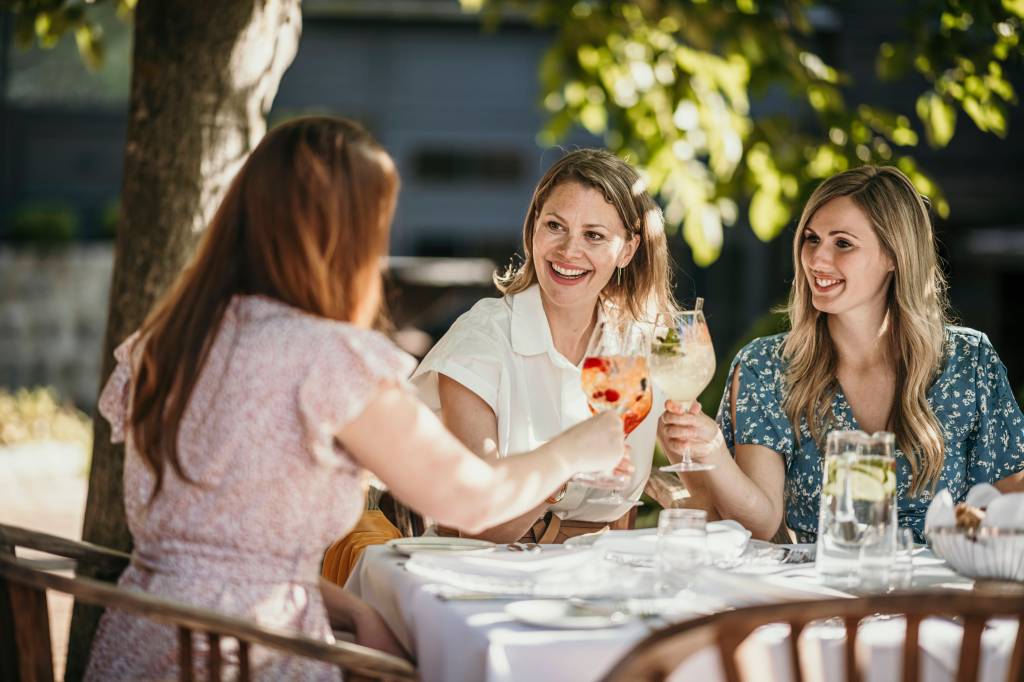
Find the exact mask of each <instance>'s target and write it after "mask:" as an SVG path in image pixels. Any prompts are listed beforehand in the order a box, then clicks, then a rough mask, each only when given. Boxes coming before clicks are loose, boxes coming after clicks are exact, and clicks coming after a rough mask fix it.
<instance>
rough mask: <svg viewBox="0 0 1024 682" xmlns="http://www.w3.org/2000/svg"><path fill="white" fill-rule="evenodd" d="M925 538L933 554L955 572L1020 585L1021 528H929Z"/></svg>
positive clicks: (1023, 572) (1023, 568)
mask: <svg viewBox="0 0 1024 682" xmlns="http://www.w3.org/2000/svg"><path fill="white" fill-rule="evenodd" d="M925 535H927V536H928V541H929V543H930V544H931V546H932V549H933V550H934V551H935V553H936V554H937V555H938V556H940V557H942V558H943V559H945V560H946V561H947V562H948V563H949V565H950V566H951V567H952V568H953V570H955V571H956V572H957V573H960V574H962V575H965V576H967V577H970V578H979V579H983V580H1013V581H1016V582H1024V529H1021V528H990V527H987V526H980V527H978V528H973V529H964V528H956V527H949V526H946V527H939V528H931V529H929V530H927V531H925Z"/></svg>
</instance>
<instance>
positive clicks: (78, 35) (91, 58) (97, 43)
mask: <svg viewBox="0 0 1024 682" xmlns="http://www.w3.org/2000/svg"><path fill="white" fill-rule="evenodd" d="M75 43H76V44H77V45H78V52H79V54H81V55H82V60H83V61H84V62H85V64H86V66H88V67H89V68H90V69H92V70H93V71H99V70H100V68H102V67H103V31H102V30H101V29H100V27H99V26H93V25H89V24H83V25H81V26H79V27H78V28H77V29H76V30H75Z"/></svg>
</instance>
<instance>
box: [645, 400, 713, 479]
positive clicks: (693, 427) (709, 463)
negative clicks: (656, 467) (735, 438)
mask: <svg viewBox="0 0 1024 682" xmlns="http://www.w3.org/2000/svg"><path fill="white" fill-rule="evenodd" d="M658 441H659V442H660V443H661V446H662V449H663V450H664V452H665V455H666V456H667V457H668V458H669V461H670V462H672V463H673V464H674V463H676V462H680V461H684V459H685V458H686V457H687V456H689V458H690V460H691V461H692V462H693V463H695V464H697V465H700V466H701V468H702V469H710V468H712V467H715V466H719V464H720V463H721V462H722V461H723V460H724V459H727V458H729V456H730V455H729V449H728V448H727V447H726V446H725V438H724V437H723V436H722V431H721V429H719V428H718V422H716V421H715V420H714V419H712V418H711V417H709V416H708V415H706V414H704V412H703V411H702V410H701V406H700V403H698V402H696V401H694V402H693V403H691V404H690V406H689V409H686V407H685V405H684V403H680V402H676V401H674V400H669V401H667V402H666V403H665V411H664V412H663V413H662V415H661V418H660V419H659V420H658ZM662 470H673V471H675V470H677V469H673V468H672V467H671V466H669V467H663V468H662Z"/></svg>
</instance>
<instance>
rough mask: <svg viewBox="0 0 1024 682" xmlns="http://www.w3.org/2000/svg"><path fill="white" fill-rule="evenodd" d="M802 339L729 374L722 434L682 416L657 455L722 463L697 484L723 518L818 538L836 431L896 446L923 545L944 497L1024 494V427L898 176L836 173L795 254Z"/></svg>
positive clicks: (709, 422)
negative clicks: (963, 318)
mask: <svg viewBox="0 0 1024 682" xmlns="http://www.w3.org/2000/svg"><path fill="white" fill-rule="evenodd" d="M793 267H794V271H795V272H794V278H793V286H792V289H791V291H790V297H789V306H788V312H789V318H790V322H791V326H792V330H791V331H789V332H788V333H785V334H779V335H776V336H769V337H764V338H760V339H756V340H755V341H753V342H751V343H750V344H748V345H747V346H746V347H745V348H743V350H741V351H740V352H739V354H738V355H737V356H736V358H735V359H734V360H733V362H732V366H731V371H730V377H731V380H730V381H729V384H728V386H727V388H726V392H725V395H724V397H723V399H722V403H721V406H720V407H719V411H718V420H717V423H716V421H715V420H713V419H711V418H710V417H709V416H707V415H704V414H702V413H701V412H700V411H699V405H697V406H695V408H694V410H693V411H692V412H690V413H685V414H682V413H680V412H679V411H678V410H675V409H674V408H676V407H678V406H674V405H670V406H669V411H667V412H666V414H665V416H664V418H663V422H664V423H663V426H662V430H661V433H660V434H659V435H660V436H661V442H662V443H663V444H664V445H666V446H667V449H668V450H669V451H670V452H676V451H681V450H682V449H683V448H685V447H690V448H691V452H692V454H693V458H694V459H695V460H697V461H704V462H708V463H711V464H714V465H715V468H714V469H713V470H711V471H708V472H702V473H701V474H696V475H689V476H688V477H687V481H688V482H690V483H691V487H692V488H694V491H695V493H697V496H698V497H702V498H703V503H704V504H705V505H706V506H707V507H708V508H709V509H710V510H711V511H712V512H713V513H716V514H718V515H720V516H721V517H724V518H732V519H736V520H737V521H739V522H741V523H742V524H743V525H744V526H746V527H747V528H748V529H750V530H751V531H752V532H753V533H754V535H755V536H756V537H760V538H771V537H772V536H773V535H774V534H775V533H776V530H777V529H779V527H780V524H782V522H783V521H785V522H786V523H787V525H788V527H789V528H790V529H791V530H792V531H794V532H795V534H796V537H797V539H799V541H801V542H813V541H814V539H815V535H816V532H817V518H818V507H819V500H820V494H821V483H822V473H821V465H822V458H823V455H822V449H823V448H822V443H823V441H824V437H825V435H826V434H827V432H828V431H831V430H833V429H857V428H859V429H862V430H864V431H867V432H869V433H870V432H874V431H891V432H893V433H895V435H896V445H897V448H896V455H897V493H898V497H899V522H900V524H901V525H903V526H906V527H909V528H911V529H913V531H914V533H915V535H916V537H917V539H918V541H921V540H922V539H923V535H922V532H923V527H924V515H925V511H926V510H927V507H928V503H929V502H930V501H931V499H932V497H933V495H934V493H935V492H936V491H938V490H941V489H943V488H948V489H949V491H950V493H951V494H952V495H953V498H954V499H955V500H958V501H959V500H962V499H963V498H964V497H965V496H966V494H967V491H968V490H969V489H970V487H971V486H972V485H974V484H976V483H981V482H988V483H992V484H994V485H995V486H996V487H997V488H999V489H1001V490H1003V491H1004V492H1006V491H1010V490H1020V489H1022V488H1024V416H1022V414H1021V410H1020V407H1019V406H1018V404H1017V402H1016V400H1015V398H1014V396H1013V392H1012V390H1011V389H1010V385H1009V382H1008V381H1007V376H1006V368H1005V367H1004V366H1003V364H1002V363H1001V362H1000V361H999V358H998V356H997V355H996V352H995V350H994V349H993V348H992V344H991V343H990V342H989V340H988V337H986V336H985V335H984V334H983V333H981V332H978V331H975V330H973V329H967V328H964V327H955V326H951V325H950V324H949V321H948V320H949V316H948V308H947V301H946V283H945V280H944V278H943V275H942V272H941V270H940V268H939V263H938V259H937V256H936V250H935V243H934V236H933V233H932V225H931V221H930V219H929V213H928V206H927V203H926V201H925V199H923V198H922V197H921V196H920V195H919V194H918V192H917V191H916V190H915V189H914V186H913V184H912V183H911V182H910V180H909V179H908V178H907V177H906V176H905V175H903V173H901V172H900V171H899V170H897V169H896V168H892V167H875V166H864V167H862V168H857V169H855V170H850V171H846V172H844V173H840V174H838V175H835V176H833V177H831V178H829V179H828V180H826V181H825V182H823V183H822V184H821V185H820V186H819V187H818V188H817V190H815V192H814V193H813V194H812V195H811V198H810V200H809V201H808V203H807V206H806V207H805V208H804V211H803V215H802V216H801V218H800V223H799V225H798V227H797V231H796V236H795V238H794V241H793Z"/></svg>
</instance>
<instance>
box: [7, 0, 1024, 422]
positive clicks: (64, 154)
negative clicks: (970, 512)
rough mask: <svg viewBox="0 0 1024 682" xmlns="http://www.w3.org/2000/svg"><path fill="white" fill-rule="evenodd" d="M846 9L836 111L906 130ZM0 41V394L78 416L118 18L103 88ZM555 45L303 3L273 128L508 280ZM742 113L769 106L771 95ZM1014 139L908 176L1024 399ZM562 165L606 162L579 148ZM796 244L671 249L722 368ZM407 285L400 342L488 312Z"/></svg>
mask: <svg viewBox="0 0 1024 682" xmlns="http://www.w3.org/2000/svg"><path fill="white" fill-rule="evenodd" d="M846 5H847V6H848V9H839V10H828V11H822V12H820V13H817V14H816V15H815V16H816V17H817V19H816V20H817V21H818V26H817V28H818V35H817V40H819V41H820V42H821V49H822V50H823V53H824V56H825V57H826V58H827V59H830V60H831V62H832V63H833V64H834V65H836V66H838V67H840V68H841V69H843V70H845V71H847V72H848V73H850V74H851V75H852V77H853V84H852V91H853V92H852V95H851V100H856V99H858V97H859V96H863V97H864V98H869V99H871V100H872V101H874V102H875V103H878V104H881V105H884V106H888V107H889V108H892V109H899V110H902V111H905V112H912V111H913V104H914V99H915V98H916V96H917V94H918V92H919V90H920V88H919V87H917V85H916V84H910V85H909V86H908V84H906V83H904V84H879V83H878V82H877V81H876V79H875V78H874V59H875V53H876V50H877V46H878V45H879V43H881V42H882V41H883V40H885V39H887V38H888V37H890V35H891V33H892V31H893V30H894V27H896V26H898V25H899V21H898V16H895V15H894V14H893V13H894V12H898V11H899V7H898V6H895V5H894V3H883V2H876V1H875V0H872V1H871V2H861V3H846ZM12 23H13V22H12V21H11V20H10V17H4V19H3V24H2V27H3V32H2V38H0V40H2V43H0V90H2V95H3V96H2V98H0V385H6V386H18V385H35V384H52V385H56V386H58V388H59V389H60V390H61V392H62V394H63V395H65V396H69V397H71V398H73V399H74V400H75V401H76V402H77V403H78V404H79V405H81V406H83V407H86V408H90V407H91V403H92V402H93V401H94V398H95V391H96V383H97V381H98V377H97V376H96V375H97V373H98V367H99V357H98V354H99V352H100V345H101V341H102V333H103V329H104V320H103V317H104V315H105V310H106V305H107V301H106V289H107V286H108V283H109V272H110V265H111V242H110V240H111V237H112V235H113V231H114V229H115V226H116V215H117V213H116V212H117V196H118V192H119V189H120V184H121V168H122V164H121V157H122V153H123V144H124V136H125V126H126V111H127V101H128V87H129V80H130V73H129V72H130V49H131V47H130V46H131V34H130V28H129V27H128V26H125V25H123V24H120V23H119V22H118V20H117V19H116V18H115V17H113V16H110V17H108V18H107V20H105V21H104V28H105V36H106V41H107V60H106V66H105V67H104V69H103V71H102V72H100V73H98V74H90V73H88V72H87V71H86V70H85V68H84V67H83V66H82V65H81V61H80V59H79V58H78V55H77V53H76V52H75V48H74V44H73V39H72V37H70V36H68V37H65V39H64V40H63V41H62V43H61V44H60V45H59V46H58V47H57V48H56V49H55V50H53V51H42V50H39V49H33V50H32V51H29V52H21V51H20V50H17V49H16V48H15V47H14V46H13V45H12V25H11V24H12ZM549 40H550V36H549V35H548V34H547V33H545V32H544V31H542V30H539V29H536V28H534V27H533V26H531V25H530V24H528V23H527V22H526V21H525V20H522V19H515V18H511V19H509V20H507V21H505V22H504V23H503V24H502V25H501V26H500V28H499V29H498V30H497V31H495V32H484V31H483V30H482V28H481V25H480V23H479V21H478V20H477V19H476V18H475V17H473V16H467V15H464V14H463V13H462V12H461V11H460V10H459V8H458V4H457V2H456V1H455V0H433V1H431V0H426V1H423V2H413V1H409V0H401V1H395V2H392V1H389V0H377V1H375V2H338V1H333V0H306V2H305V3H304V28H303V36H302V41H301V44H300V49H299V53H298V55H297V57H296V59H295V61H294V63H293V65H292V66H291V68H290V69H289V70H288V72H287V73H286V74H285V77H284V80H283V81H282V84H281V87H280V90H279V93H278V95H277V98H276V100H275V104H274V109H273V111H272V113H271V123H273V122H275V121H279V120H282V119H284V118H287V117H290V116H294V115H300V114H304V113H333V114H338V115H342V116H347V117H351V118H355V119H357V120H360V121H362V122H363V123H364V124H366V125H367V126H368V127H369V128H370V129H371V130H372V131H373V132H374V134H375V135H376V137H377V138H378V139H379V140H380V141H381V142H382V143H383V144H384V146H385V147H386V148H387V149H388V150H389V151H390V152H391V154H392V156H393V157H394V158H395V160H396V162H397V163H398V166H399V170H400V173H401V176H402V193H401V196H400V202H399V207H398V212H397V215H396V219H395V227H394V236H393V239H392V253H393V254H394V255H396V256H402V257H413V256H419V257H424V256H429V257H457V258H473V259H478V258H487V259H490V260H491V262H493V263H494V264H496V265H498V266H504V265H507V264H508V263H509V261H510V258H511V257H512V254H513V253H514V252H515V251H516V250H517V249H518V243H519V234H520V231H521V229H522V220H523V213H524V211H525V209H526V206H527V204H528V202H529V200H530V196H531V193H532V190H533V187H534V185H535V183H536V181H537V180H538V179H539V177H540V176H541V174H542V173H543V171H544V170H545V169H546V168H547V167H548V166H549V165H550V164H551V163H552V162H553V161H554V160H555V159H556V158H558V156H559V154H560V152H559V151H558V150H551V149H549V150H545V149H542V148H541V147H539V146H538V144H537V142H536V135H537V132H538V131H539V130H540V127H541V125H542V122H543V113H542V111H541V109H540V107H539V104H538V94H537V93H538V85H537V71H538V66H539V64H540V59H541V56H542V54H543V51H544V49H545V47H546V46H547V44H548V42H549ZM1018 75H1019V74H1018ZM1016 82H1017V83H1018V90H1022V89H1024V88H1022V87H1021V85H1020V84H1021V79H1020V78H1017V79H1016ZM780 103H781V104H780ZM757 106H773V107H774V106H785V100H784V99H782V98H780V97H779V96H778V95H769V96H768V97H767V98H766V99H765V100H763V101H761V102H760V103H755V108H756V107H757ZM1010 131H1011V132H1010V136H1009V137H1008V138H1007V139H1004V140H999V139H997V138H995V137H994V136H991V135H983V134H981V133H979V132H978V131H977V130H975V129H974V127H973V124H972V123H970V122H969V121H967V120H966V117H964V116H961V117H960V128H959V130H958V131H957V134H956V136H955V138H954V139H953V142H952V144H951V145H950V146H949V147H948V148H946V149H943V150H941V151H940V152H931V151H929V150H928V149H927V148H926V147H925V146H924V145H923V144H922V146H921V147H920V148H919V149H917V150H915V151H914V155H915V156H916V157H917V158H918V160H919V162H920V164H921V166H922V167H923V168H924V169H925V170H926V171H927V172H928V173H929V174H930V175H932V177H934V178H935V179H936V180H938V182H939V183H940V184H941V186H942V187H943V189H944V190H945V192H946V194H947V197H948V199H949V201H950V204H951V206H952V214H951V216H950V218H949V219H948V220H946V221H943V222H942V224H941V225H940V226H939V228H940V236H941V240H942V244H943V252H944V256H945V258H946V259H947V261H948V271H949V274H950V278H951V282H952V297H953V301H954V305H955V307H956V309H957V312H958V314H959V316H960V319H961V320H962V321H963V323H964V324H967V325H970V326H974V327H977V328H980V329H982V330H983V331H985V332H987V333H988V334H989V336H990V337H992V339H993V342H994V343H995V345H996V348H997V349H999V351H1000V352H1001V354H1002V356H1003V359H1004V361H1005V362H1006V364H1007V366H1008V367H1009V370H1010V378H1011V383H1012V384H1013V385H1014V386H1015V387H1017V388H1018V389H1021V388H1024V342H1022V341H1024V320H1022V317H1024V316H1022V315H1021V314H1020V312H1019V311H1020V310H1021V307H1020V304H1019V303H1018V296H1019V294H1020V292H1022V291H1024V214H1022V211H1021V209H1020V203H1019V195H1020V191H1021V188H1022V187H1024V112H1022V110H1021V109H1020V108H1018V109H1017V110H1015V112H1014V120H1013V121H1012V122H1011V124H1010ZM565 144H566V146H573V145H599V144H600V141H599V140H597V139H595V138H592V137H589V136H587V135H586V134H582V133H580V134H576V135H574V136H573V137H571V138H570V139H569V140H567V141H566V143H565ZM791 235H792V232H791V231H790V232H787V233H785V234H784V235H782V236H781V237H779V238H778V239H777V240H775V241H774V242H772V243H769V244H765V243H762V242H760V241H759V240H758V239H757V238H756V237H755V236H754V235H753V233H752V232H751V231H750V230H749V228H748V227H747V226H746V224H745V223H744V222H743V221H742V220H741V222H740V223H738V224H737V225H736V226H734V227H732V228H729V230H728V231H727V234H726V240H725V248H724V250H723V252H722V256H721V258H720V259H719V261H718V262H716V263H715V264H714V265H713V266H711V267H709V268H706V269H699V268H696V267H695V266H694V265H693V263H692V261H691V260H690V258H689V255H688V251H687V248H686V246H685V244H684V243H683V241H682V239H681V237H679V236H678V235H675V236H673V237H672V238H671V243H672V245H673V247H672V250H673V255H674V257H675V260H676V262H677V264H678V266H679V272H678V274H677V281H678V290H677V293H678V296H679V297H680V299H682V300H683V301H684V302H685V301H692V299H693V297H694V296H696V295H701V296H703V297H704V298H705V299H706V301H707V303H706V309H707V310H708V312H709V323H710V325H711V330H712V334H713V335H714V337H715V341H716V345H717V350H718V356H719V362H720V363H726V362H728V360H729V359H730V358H731V353H732V351H733V350H734V349H735V345H736V344H737V343H738V342H739V341H740V340H741V339H742V338H743V337H744V335H745V334H746V333H747V332H748V331H749V330H750V328H751V326H752V325H753V324H754V323H755V322H756V321H757V320H759V319H761V318H763V317H764V315H765V314H766V312H767V311H768V310H769V309H770V308H771V307H772V306H773V305H777V304H779V303H781V302H782V301H783V300H784V296H785V293H786V291H787V290H788V283H789V279H790V278H791V276H792V266H791V244H790V238H791ZM421 265H422V264H421V262H420V261H410V260H397V261H396V267H395V273H396V278H395V279H396V287H397V288H396V291H397V294H396V295H398V296H399V297H400V298H399V299H398V300H396V301H395V308H396V317H397V318H398V320H397V321H398V322H399V324H400V326H405V325H410V326H415V327H418V328H420V329H422V330H424V331H426V332H427V333H428V334H429V335H431V336H432V337H435V338H436V336H437V335H439V334H441V333H443V332H444V331H445V329H446V328H447V325H448V324H450V322H451V320H452V319H454V316H455V315H457V314H458V313H459V312H460V311H461V310H463V309H464V308H465V307H467V306H468V305H469V304H471V302H472V301H473V300H474V299H475V298H477V297H479V296H481V295H487V294H488V293H490V294H492V295H493V294H496V292H495V291H494V290H493V288H492V287H490V286H489V284H488V273H489V271H490V268H491V266H490V265H488V264H487V263H485V262H484V263H482V262H480V261H470V262H468V263H463V264H461V265H460V264H458V263H448V264H444V263H442V264H440V265H439V264H437V263H435V264H434V266H433V267H434V270H432V271H429V272H428V271H425V270H423V269H422V267H421ZM438 268H440V269H438ZM425 273H426V274H425ZM446 285H455V286H454V288H449V287H447V286H446ZM401 297H404V298H401Z"/></svg>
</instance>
